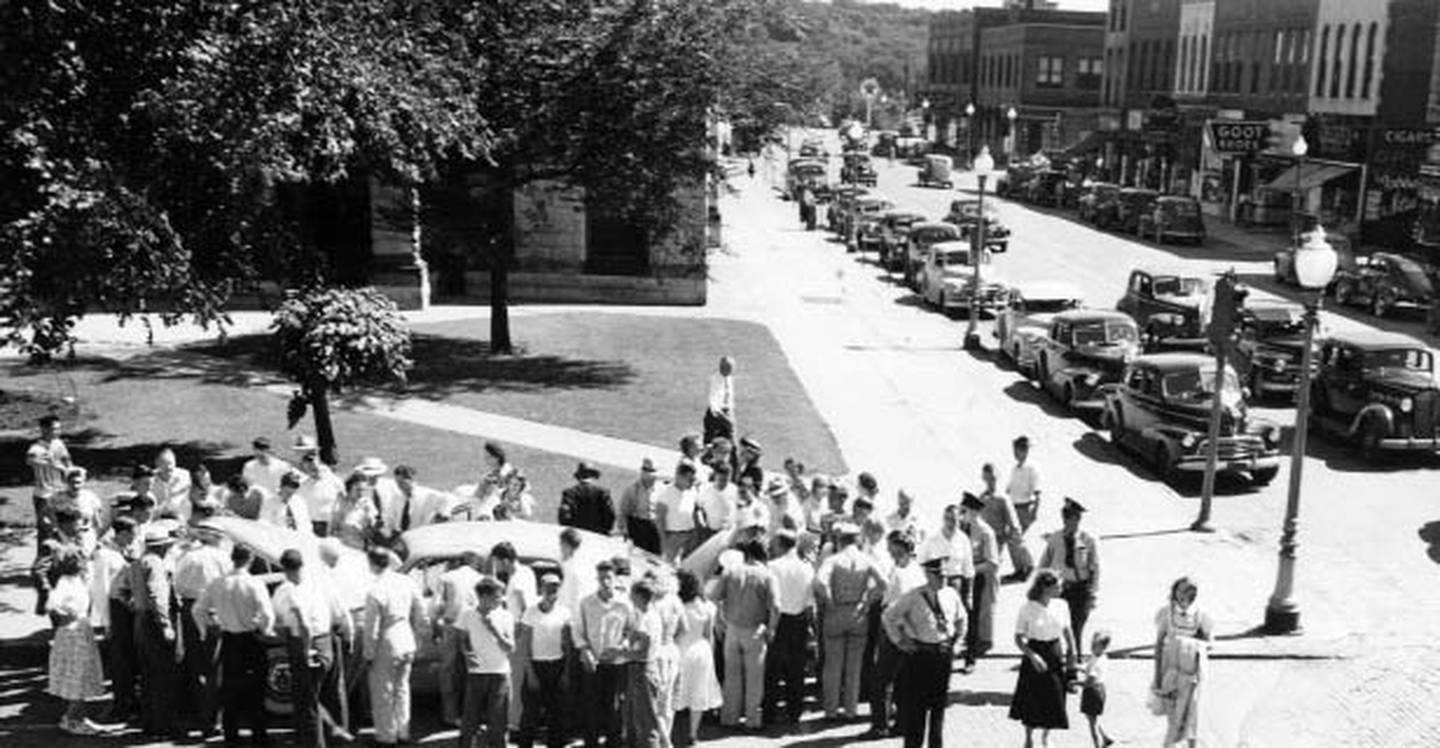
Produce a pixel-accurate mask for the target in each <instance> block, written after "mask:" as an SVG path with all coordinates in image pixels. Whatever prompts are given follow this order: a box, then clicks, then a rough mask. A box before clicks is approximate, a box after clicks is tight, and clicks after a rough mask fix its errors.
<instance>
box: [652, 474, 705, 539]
mask: <svg viewBox="0 0 1440 748" xmlns="http://www.w3.org/2000/svg"><path fill="white" fill-rule="evenodd" d="M699 497H700V490H699V489H698V488H696V487H695V467H694V466H693V465H688V464H681V465H679V466H678V467H676V468H675V479H674V480H673V481H671V482H670V483H668V484H666V485H665V487H664V488H661V489H660V491H659V494H658V496H657V497H656V499H655V515H656V519H655V524H656V525H658V526H659V527H660V551H661V553H660V555H661V556H662V557H663V558H665V559H667V560H669V561H671V562H672V563H674V562H678V561H679V560H680V559H681V558H684V557H685V555H686V554H687V553H689V552H690V551H692V550H694V548H695V546H694V543H695V507H696V502H697V501H698V499H699Z"/></svg>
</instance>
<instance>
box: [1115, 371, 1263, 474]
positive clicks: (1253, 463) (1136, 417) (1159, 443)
mask: <svg viewBox="0 0 1440 748" xmlns="http://www.w3.org/2000/svg"><path fill="white" fill-rule="evenodd" d="M1104 390H1105V409H1104V411H1103V415H1102V416H1101V422H1102V425H1103V428H1104V429H1105V430H1107V431H1109V432H1110V439H1111V440H1112V441H1113V442H1114V443H1115V444H1116V446H1119V447H1121V448H1124V449H1129V450H1131V451H1133V452H1135V453H1136V454H1138V455H1139V456H1140V457H1141V459H1143V460H1146V461H1147V462H1149V463H1150V465H1151V466H1152V467H1153V468H1154V469H1155V471H1156V472H1157V473H1159V475H1160V477H1161V478H1162V479H1164V480H1166V481H1172V480H1175V479H1176V478H1178V477H1179V476H1180V475H1182V474H1184V473H1196V472H1203V471H1204V470H1205V462H1206V450H1207V447H1208V443H1207V439H1208V438H1209V420H1210V411H1211V408H1212V405H1213V401H1214V398H1216V397H1217V396H1218V397H1219V398H1220V402H1221V404H1222V407H1223V408H1224V410H1223V411H1222V414H1221V418H1220V440H1219V442H1218V443H1217V445H1216V446H1217V453H1218V455H1219V462H1218V463H1217V464H1216V469H1217V471H1218V472H1221V473H1243V474H1246V475H1248V476H1249V478H1250V482H1251V483H1252V484H1254V485H1258V486H1263V485H1265V484H1267V483H1269V482H1270V481H1272V480H1274V479H1275V475H1276V474H1277V473H1279V471H1280V449H1279V446H1280V436H1281V432H1280V427H1279V426H1278V425H1276V424H1274V423H1270V422H1269V421H1265V420H1262V419H1259V418H1256V417H1253V416H1251V415H1250V414H1249V412H1248V411H1247V410H1246V407H1245V400H1244V397H1243V395H1242V393H1241V390H1240V380H1239V379H1238V378H1237V377H1236V375H1235V370H1234V369H1232V368H1230V367H1229V366H1226V367H1225V371H1224V372H1223V373H1222V372H1219V371H1217V367H1216V366H1215V361H1214V359H1213V358H1211V357H1210V356H1207V355H1205V354H1202V353H1157V354H1151V355H1147V356H1140V357H1138V358H1136V359H1135V360H1134V361H1131V362H1130V365H1129V366H1127V367H1126V369H1125V374H1124V378H1123V379H1122V380H1121V381H1120V382H1119V383H1118V384H1112V385H1106V386H1105V388H1104Z"/></svg>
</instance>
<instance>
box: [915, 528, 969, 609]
mask: <svg viewBox="0 0 1440 748" xmlns="http://www.w3.org/2000/svg"><path fill="white" fill-rule="evenodd" d="M941 516H942V520H941V524H940V532H937V533H935V534H934V535H931V536H930V538H929V539H928V540H926V541H925V544H924V545H923V546H921V553H920V555H921V557H923V558H943V559H945V566H944V571H945V583H946V584H948V585H950V586H951V587H954V588H955V592H956V594H958V595H960V600H961V602H964V601H965V600H968V599H969V598H970V587H971V585H972V584H973V583H974V581H975V550H974V549H973V548H971V547H970V538H969V536H967V535H966V534H965V532H964V531H963V530H961V529H960V507H958V506H956V505H954V504H950V505H948V506H946V507H945V513H944V514H943V515H941Z"/></svg>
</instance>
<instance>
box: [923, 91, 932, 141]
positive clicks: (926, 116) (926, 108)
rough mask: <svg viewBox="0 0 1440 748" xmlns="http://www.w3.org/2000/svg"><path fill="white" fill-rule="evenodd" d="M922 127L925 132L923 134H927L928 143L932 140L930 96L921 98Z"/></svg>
mask: <svg viewBox="0 0 1440 748" xmlns="http://www.w3.org/2000/svg"><path fill="white" fill-rule="evenodd" d="M920 127H922V128H924V133H923V135H924V136H925V142H926V143H929V142H931V137H930V99H929V98H924V99H921V100H920Z"/></svg>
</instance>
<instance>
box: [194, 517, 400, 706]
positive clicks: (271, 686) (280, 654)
mask: <svg viewBox="0 0 1440 748" xmlns="http://www.w3.org/2000/svg"><path fill="white" fill-rule="evenodd" d="M196 531H197V532H201V533H214V534H216V535H219V536H220V537H221V547H222V548H224V549H225V550H226V553H227V555H228V552H229V549H230V548H232V547H234V546H236V545H241V546H244V547H246V548H249V549H250V550H251V552H252V553H254V555H255V560H254V561H253V562H252V563H251V566H250V571H251V573H253V574H254V575H255V576H256V577H257V578H259V579H260V580H261V581H262V582H264V583H265V588H266V590H268V591H270V592H272V593H273V592H274V591H275V588H276V587H278V586H280V583H281V582H283V581H285V576H284V574H283V573H282V572H281V571H280V555H281V554H282V553H284V552H285V551H287V550H289V549H291V548H294V549H296V550H298V551H300V555H301V556H302V557H303V558H304V559H305V573H306V574H313V575H315V576H314V577H313V578H315V579H320V580H322V583H323V584H335V585H338V586H340V587H341V588H342V589H344V590H346V595H345V598H347V599H346V602H347V607H349V608H350V610H351V615H352V616H357V619H356V620H357V621H358V616H359V615H360V614H361V612H362V611H363V609H364V607H365V591H366V590H368V589H369V586H370V583H371V582H372V581H374V575H372V574H371V573H370V566H369V563H368V562H367V561H366V560H365V554H364V553H362V552H360V551H358V550H355V549H354V548H350V547H349V546H344V547H342V548H341V551H340V561H339V563H337V564H336V566H335V568H334V569H331V568H329V567H327V566H326V565H325V564H324V563H323V562H321V560H320V551H319V541H317V540H316V539H315V536H314V535H311V534H310V533H303V532H296V531H295V530H290V529H287V528H284V527H278V526H276V525H271V524H268V523H264V522H257V521H255V520H252V519H244V518H241V517H229V516H226V517H211V518H209V519H205V520H201V521H200V522H199V524H198V525H197V529H196ZM265 644H266V646H265V710H266V711H267V712H269V713H271V714H276V715H288V714H291V713H292V712H293V711H294V708H293V706H292V701H291V698H290V684H291V677H290V657H289V654H288V653H287V651H286V647H285V642H284V641H283V640H282V639H279V638H276V639H274V640H272V641H266V642H265Z"/></svg>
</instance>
